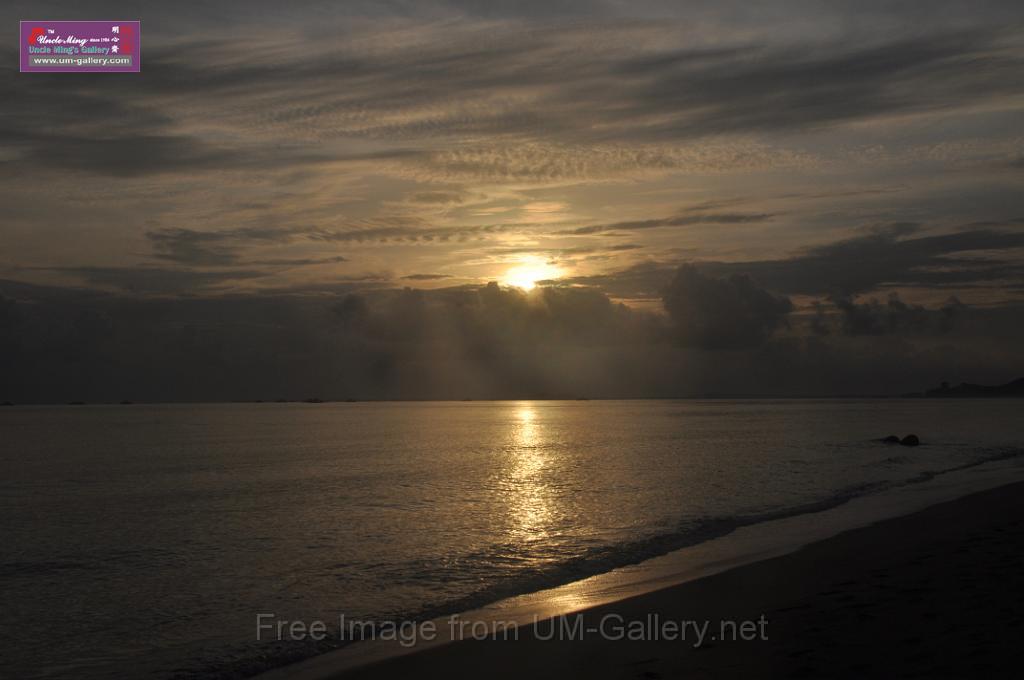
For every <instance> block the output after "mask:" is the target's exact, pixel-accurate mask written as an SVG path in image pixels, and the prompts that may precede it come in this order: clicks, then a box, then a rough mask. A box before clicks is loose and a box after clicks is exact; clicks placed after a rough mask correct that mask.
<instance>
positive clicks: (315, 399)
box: [303, 397, 324, 404]
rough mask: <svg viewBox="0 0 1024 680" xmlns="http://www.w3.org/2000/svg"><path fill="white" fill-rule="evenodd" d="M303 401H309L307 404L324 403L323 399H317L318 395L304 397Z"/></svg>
mask: <svg viewBox="0 0 1024 680" xmlns="http://www.w3.org/2000/svg"><path fill="white" fill-rule="evenodd" d="M303 401H304V402H305V403H307V404H322V403H324V400H323V399H317V398H316V397H310V398H309V399H303Z"/></svg>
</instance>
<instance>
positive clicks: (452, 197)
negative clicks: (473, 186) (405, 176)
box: [409, 191, 463, 205]
mask: <svg viewBox="0 0 1024 680" xmlns="http://www.w3.org/2000/svg"><path fill="white" fill-rule="evenodd" d="M409 200H411V201H412V202H413V203H427V204H433V203H436V204H440V205H444V204H448V203H462V201H463V197H462V194H461V193H459V192H458V191H419V192H416V193H415V194H413V195H412V196H410V197H409Z"/></svg>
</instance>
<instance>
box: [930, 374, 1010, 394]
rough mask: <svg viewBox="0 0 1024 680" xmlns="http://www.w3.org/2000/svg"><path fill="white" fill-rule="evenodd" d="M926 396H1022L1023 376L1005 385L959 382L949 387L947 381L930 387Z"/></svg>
mask: <svg viewBox="0 0 1024 680" xmlns="http://www.w3.org/2000/svg"><path fill="white" fill-rule="evenodd" d="M924 396H926V397H939V398H961V397H1024V378H1017V379H1016V380H1014V381H1013V382H1008V383H1006V384H1005V385H972V384H971V383H960V384H959V385H957V386H956V387H951V386H950V385H949V383H942V385H941V386H939V387H936V388H933V389H930V390H928V391H926V392H925V393H924Z"/></svg>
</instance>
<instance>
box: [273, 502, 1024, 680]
mask: <svg viewBox="0 0 1024 680" xmlns="http://www.w3.org/2000/svg"><path fill="white" fill-rule="evenodd" d="M1022 518H1024V483H1014V484H1009V485H1005V486H1001V487H997V488H994V489H991V490H987V491H982V492H979V493H974V494H971V495H969V496H965V497H963V498H960V499H957V500H954V501H949V502H944V503H940V504H938V505H935V506H932V507H929V508H927V509H925V510H922V511H919V512H916V513H913V514H911V515H907V516H903V517H897V518H893V519H888V520H884V521H881V522H878V523H876V524H873V525H871V526H868V527H864V528H860V529H853V530H850V531H847V532H844V533H842V534H840V535H838V536H835V537H833V538H829V539H826V540H823V541H819V542H816V543H813V544H811V545H809V546H806V547H804V548H802V549H800V550H798V551H796V552H794V553H791V554H788V555H783V556H781V557H776V558H772V559H768V560H764V561H761V562H757V563H753V564H749V565H746V566H741V567H738V568H735V569H732V570H729V571H726V572H723V573H720V574H717V575H713V576H709V577H707V578H702V579H698V580H695V581H691V582H688V583H683V584H681V585H677V586H674V587H670V588H666V589H662V590H658V591H655V592H651V593H648V594H645V595H641V596H638V597H633V598H630V599H626V600H623V601H619V602H614V603H610V604H606V605H603V606H600V607H595V608H592V609H587V610H585V611H583V612H581V617H582V626H583V628H584V629H591V628H593V629H596V630H598V631H601V630H603V631H604V632H606V633H608V632H613V631H615V630H618V628H616V625H615V624H616V623H617V622H621V623H622V624H623V626H624V627H626V628H628V627H629V625H630V622H639V623H636V624H635V626H636V629H638V630H639V629H641V628H644V627H646V630H647V632H648V633H650V631H651V630H653V629H652V627H651V626H652V625H653V626H655V627H656V628H657V629H658V630H661V631H662V632H664V630H665V626H664V624H665V622H672V621H693V622H699V621H705V622H709V624H710V626H709V630H711V631H715V630H722V629H721V627H720V622H722V621H727V622H758V621H759V620H761V619H762V617H763V619H765V620H767V624H766V626H765V631H766V635H764V636H762V635H760V631H754V630H753V629H750V628H749V627H748V631H751V632H753V633H754V635H753V637H752V638H750V639H739V637H741V636H737V639H728V640H714V641H709V640H707V639H705V640H704V641H703V642H702V643H701V644H699V645H698V644H696V642H697V639H696V638H695V637H694V635H692V634H691V635H690V636H689V637H688V639H686V640H681V639H678V638H675V639H665V638H664V637H663V638H662V639H657V640H655V639H649V638H650V636H648V639H644V640H627V639H620V640H612V639H608V638H609V636H608V635H604V634H601V633H600V632H599V633H598V634H596V635H582V636H580V637H578V638H573V639H561V640H559V639H557V636H555V639H551V640H546V639H541V638H546V637H549V636H550V635H551V630H552V629H551V625H550V622H541V623H540V624H539V625H538V626H537V627H527V628H524V629H520V630H519V631H518V636H517V637H518V639H516V640H506V639H496V638H489V639H486V640H482V641H479V640H463V641H459V642H455V643H452V644H447V645H442V646H438V647H435V648H432V649H428V650H426V651H423V652H418V653H412V654H408V655H405V656H400V657H395V658H390V659H387V660H385V661H381V662H377V663H373V664H370V665H366V666H363V667H360V668H355V669H351V670H348V671H346V672H344V673H339V674H338V675H336V676H334V677H344V678H374V679H388V678H405V677H413V676H422V677H469V676H474V677H475V676H480V675H486V676H487V677H488V678H510V679H511V678H517V679H518V678H523V677H542V678H565V677H589V678H674V677H684V678H723V677H729V678H732V677H737V678H739V677H765V676H771V677H793V678H799V677H808V678H817V677H865V676H871V677H880V676H881V677H1009V676H1012V675H1013V674H1014V673H1015V672H1016V671H1017V667H1018V663H1019V642H1020V638H1021V633H1022V631H1024V629H1022V627H1021V626H1022V611H1024V610H1022V604H1024V569H1022V567H1024V559H1022V557H1021V555H1022V554H1024V524H1022ZM566 620H568V621H570V623H574V622H575V621H574V619H572V618H568V619H566ZM652 622H655V623H652ZM657 622H660V623H657ZM669 627H670V628H671V626H669ZM756 627H757V626H755V628H756ZM739 630H742V628H740V629H739ZM296 669H297V670H298V667H297V668H296ZM281 670H282V671H286V670H287V669H281ZM322 670H323V669H321V671H322ZM279 672H280V671H279ZM282 676H284V674H282ZM296 677H299V676H298V675H296ZM320 677H332V676H331V675H330V674H329V673H328V674H322V675H321V676H320Z"/></svg>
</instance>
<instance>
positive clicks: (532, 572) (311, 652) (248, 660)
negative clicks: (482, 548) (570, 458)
mask: <svg viewBox="0 0 1024 680" xmlns="http://www.w3.org/2000/svg"><path fill="white" fill-rule="evenodd" d="M972 453H975V454H979V455H980V457H979V458H977V459H974V460H971V461H969V462H966V463H962V464H959V465H955V466H952V467H947V468H941V469H936V470H924V471H920V472H917V473H916V474H914V475H912V476H910V477H907V478H905V479H900V480H892V481H883V482H873V483H867V484H860V485H852V486H848V487H845V488H843V489H841V490H839V491H837V492H835V493H833V494H831V495H829V496H827V497H825V498H821V499H817V500H814V501H810V502H807V503H801V504H797V505H793V506H787V507H779V508H772V509H769V510H765V511H761V512H752V513H743V514H737V515H732V516H727V517H705V518H700V519H697V520H690V521H687V522H684V523H681V524H680V526H679V527H677V529H676V530H674V531H671V532H666V533H661V534H655V535H651V536H646V537H643V538H640V539H637V540H633V541H626V542H622V543H616V544H612V545H604V546H595V547H592V548H588V549H586V550H584V551H583V552H582V553H581V554H580V555H578V556H575V557H572V558H570V559H566V560H563V561H560V562H557V563H553V564H550V565H547V566H543V567H539V568H534V569H529V570H526V571H524V573H522V574H521V575H517V576H514V577H511V578H506V579H503V580H501V581H500V582H497V583H493V584H489V585H487V586H485V587H482V588H480V589H478V590H476V591H474V592H472V593H471V594H469V595H466V596H464V597H459V598H455V599H449V600H445V601H443V602H437V603H433V604H430V605H427V606H425V607H423V608H421V609H419V610H417V611H413V612H403V613H401V614H388V615H384V616H381V617H378V618H377V620H378V621H388V620H392V621H397V620H404V621H408V620H413V621H425V620H429V619H434V618H438V617H443V616H448V615H451V614H456V613H459V612H466V611H471V610H475V609H479V608H481V607H484V606H486V605H489V604H492V603H494V602H497V601H500V600H503V599H506V598H510V597H514V596H517V595H523V594H527V593H533V592H538V591H541V590H546V589H549V588H555V587H558V586H562V585H565V584H568V583H572V582H574V581H579V580H582V579H584V578H588V577H590V576H595V575H597V574H602V573H606V572H609V571H612V570H614V569H618V568H622V567H626V566H630V565H635V564H639V563H640V562H643V561H646V560H648V559H651V558H654V557H658V556H661V555H666V554H668V553H671V552H674V551H676V550H681V549H683V548H688V547H692V546H695V545H699V544H701V543H704V542H706V541H710V540H713V539H716V538H720V537H722V536H725V535H727V534H730V533H732V532H733V531H736V530H737V529H740V528H743V527H748V526H753V525H756V524H763V523H766V522H771V521H776V520H781V519H786V518H790V517H796V516H799V515H805V514H810V513H817V512H824V511H826V510H830V509H832V508H836V507H839V506H841V505H843V504H845V503H848V502H849V501H851V500H853V499H855V498H859V497H862V496H865V495H868V494H872V493H878V492H881V491H886V490H890V489H896V488H900V487H904V486H910V485H914V484H920V483H923V482H927V481H929V480H932V479H934V478H936V477H938V476H940V475H944V474H949V473H954V472H960V471H963V470H967V469H970V468H973V467H977V466H979V465H984V464H986V463H992V462H997V461H1000V460H1006V459H1010V458H1017V457H1021V456H1024V448H1020V447H1002V448H992V447H984V448H978V449H974V450H973V451H972ZM901 458H904V457H903V456H901ZM908 460H909V458H908ZM478 557H479V558H480V559H490V560H493V559H494V552H493V551H490V552H489V553H487V554H484V553H481V554H480V555H479V556H478ZM438 575H440V574H438ZM451 576H452V575H451V574H449V575H448V577H449V578H450V577H451ZM332 637H333V638H334V640H331V638H332ZM347 644H352V643H351V642H338V636H336V635H333V636H332V635H328V636H327V639H326V640H324V641H321V642H311V641H310V642H287V643H271V644H265V645H262V646H260V647H259V648H255V647H250V648H247V649H246V650H234V651H233V652H232V653H230V654H227V655H225V657H221V660H220V662H217V661H212V662H207V663H203V664H201V665H202V666H203V667H205V668H204V669H203V670H190V671H184V672H182V673H178V674H176V675H174V676H173V677H174V678H176V679H178V680H186V679H188V680H193V679H198V678H203V679H204V680H235V679H237V678H246V677H251V676H253V675H256V674H258V673H260V672H263V671H267V670H271V669H273V668H279V667H281V666H284V665H287V664H290V663H294V662H297V661H301V660H303V659H306V658H310V657H312V656H316V655H318V654H322V653H325V652H328V651H333V650H336V649H339V648H341V647H344V646H345V645H347Z"/></svg>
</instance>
